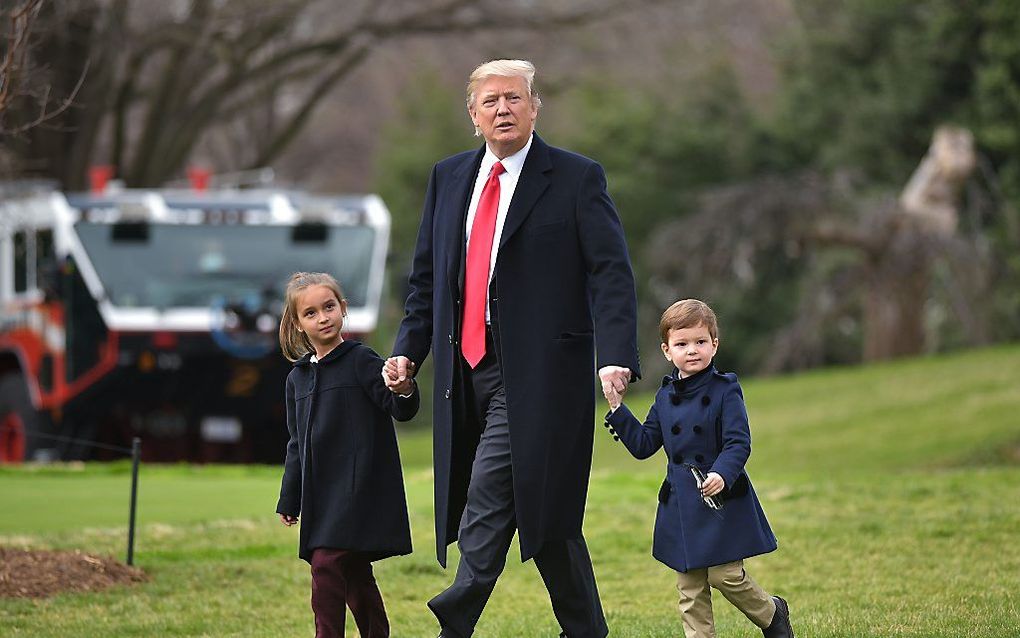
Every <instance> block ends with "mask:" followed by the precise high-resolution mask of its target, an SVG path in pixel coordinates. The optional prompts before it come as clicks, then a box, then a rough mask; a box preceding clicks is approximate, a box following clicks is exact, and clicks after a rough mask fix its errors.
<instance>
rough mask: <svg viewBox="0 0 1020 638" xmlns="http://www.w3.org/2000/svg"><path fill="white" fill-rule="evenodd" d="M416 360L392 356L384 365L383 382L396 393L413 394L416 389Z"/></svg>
mask: <svg viewBox="0 0 1020 638" xmlns="http://www.w3.org/2000/svg"><path fill="white" fill-rule="evenodd" d="M414 373H415V365H414V361H411V360H410V359H408V358H407V357H404V356H399V357H390V358H389V359H387V360H386V363H385V364H383V367H382V378H383V383H385V384H386V387H387V388H389V389H390V391H391V392H393V393H394V394H403V395H408V394H411V391H412V390H414Z"/></svg>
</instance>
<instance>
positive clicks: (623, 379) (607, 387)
mask: <svg viewBox="0 0 1020 638" xmlns="http://www.w3.org/2000/svg"><path fill="white" fill-rule="evenodd" d="M599 380H600V381H602V394H603V395H605V397H606V401H609V405H610V407H612V408H613V409H614V410H615V409H616V408H617V407H619V405H620V402H621V401H623V395H625V394H627V384H628V383H630V368H623V367H621V366H606V367H604V368H599ZM614 397H615V401H616V404H615V405H614V404H613V401H614Z"/></svg>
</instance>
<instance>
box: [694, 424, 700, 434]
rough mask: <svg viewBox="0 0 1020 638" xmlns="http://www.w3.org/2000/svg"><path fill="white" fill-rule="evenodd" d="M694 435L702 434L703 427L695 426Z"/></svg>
mask: <svg viewBox="0 0 1020 638" xmlns="http://www.w3.org/2000/svg"><path fill="white" fill-rule="evenodd" d="M694 433H695V434H701V426H700V425H695V426H694Z"/></svg>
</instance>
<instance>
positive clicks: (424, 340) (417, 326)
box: [393, 166, 436, 369]
mask: <svg viewBox="0 0 1020 638" xmlns="http://www.w3.org/2000/svg"><path fill="white" fill-rule="evenodd" d="M435 213H436V167H435V166H433V167H432V175H431V176H430V177H429V186H428V190H427V191H426V192H425V205H424V207H423V208H422V214H421V226H420V227H419V228H418V240H417V242H416V243H415V247H414V258H413V260H412V261H411V274H410V276H409V277H408V282H407V283H408V287H409V289H410V292H409V294H408V295H407V301H405V302H404V319H403V320H402V321H401V322H400V328H399V329H398V330H397V338H396V340H395V341H394V343H393V354H394V356H397V355H403V356H406V357H407V358H408V359H410V360H411V361H414V363H415V365H416V366H417V367H418V369H421V364H422V362H423V361H425V357H427V356H428V354H429V350H430V349H431V348H432V317H433V315H432V311H433V308H432V289H433V285H434V281H433V274H434V273H433V270H434V266H433V254H434V251H435V246H434V244H433V239H434V238H433V233H434V224H433V220H434V218H435Z"/></svg>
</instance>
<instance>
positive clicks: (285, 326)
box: [280, 272, 346, 361]
mask: <svg viewBox="0 0 1020 638" xmlns="http://www.w3.org/2000/svg"><path fill="white" fill-rule="evenodd" d="M310 286H325V287H327V288H329V289H330V290H332V291H333V294H334V295H336V299H337V301H338V302H340V301H346V300H345V299H344V293H343V290H341V288H340V284H339V283H338V282H337V280H336V279H334V278H333V276H332V275H330V274H327V273H324V272H296V273H294V274H293V275H291V276H290V280H289V281H288V282H287V292H286V294H285V295H284V302H283V316H281V317H280V350H282V351H283V356H285V357H287V360H288V361H297V360H298V359H300V358H301V357H303V356H305V355H306V354H308V353H309V352H314V351H315V348H314V347H312V342H311V341H309V340H308V335H306V334H305V333H303V332H301V331H299V330H298V318H297V296H298V294H299V293H300V292H301V291H302V290H305V289H306V288H308V287H310ZM341 329H342V326H341Z"/></svg>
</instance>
